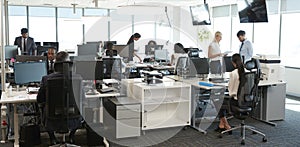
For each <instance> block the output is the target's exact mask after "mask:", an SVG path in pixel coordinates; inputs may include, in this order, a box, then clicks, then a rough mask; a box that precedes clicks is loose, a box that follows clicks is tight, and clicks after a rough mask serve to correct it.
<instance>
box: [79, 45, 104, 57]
mask: <svg viewBox="0 0 300 147" xmlns="http://www.w3.org/2000/svg"><path fill="white" fill-rule="evenodd" d="M77 47H78V52H77V53H78V56H96V54H97V52H98V49H99V44H94V43H91V44H82V45H77Z"/></svg>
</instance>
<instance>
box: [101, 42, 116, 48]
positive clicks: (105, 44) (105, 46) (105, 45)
mask: <svg viewBox="0 0 300 147" xmlns="http://www.w3.org/2000/svg"><path fill="white" fill-rule="evenodd" d="M109 42H111V43H112V44H114V45H115V44H117V41H104V46H103V48H104V49H107V43H109Z"/></svg>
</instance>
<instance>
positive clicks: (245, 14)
mask: <svg viewBox="0 0 300 147" xmlns="http://www.w3.org/2000/svg"><path fill="white" fill-rule="evenodd" d="M238 10H239V17H240V23H253V22H268V14H267V7H266V0H239V1H238Z"/></svg>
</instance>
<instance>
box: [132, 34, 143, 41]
mask: <svg viewBox="0 0 300 147" xmlns="http://www.w3.org/2000/svg"><path fill="white" fill-rule="evenodd" d="M132 36H133V40H135V41H138V40H139V39H140V38H141V34H139V33H134V34H133V35H132Z"/></svg>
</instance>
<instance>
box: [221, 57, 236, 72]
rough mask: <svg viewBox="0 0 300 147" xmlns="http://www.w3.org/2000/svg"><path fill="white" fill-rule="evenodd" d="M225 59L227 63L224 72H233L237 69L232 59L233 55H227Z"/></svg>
mask: <svg viewBox="0 0 300 147" xmlns="http://www.w3.org/2000/svg"><path fill="white" fill-rule="evenodd" d="M223 61H224V65H225V69H224V72H232V71H233V70H234V69H235V68H234V66H233V64H232V61H231V56H225V57H224V58H223Z"/></svg>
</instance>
